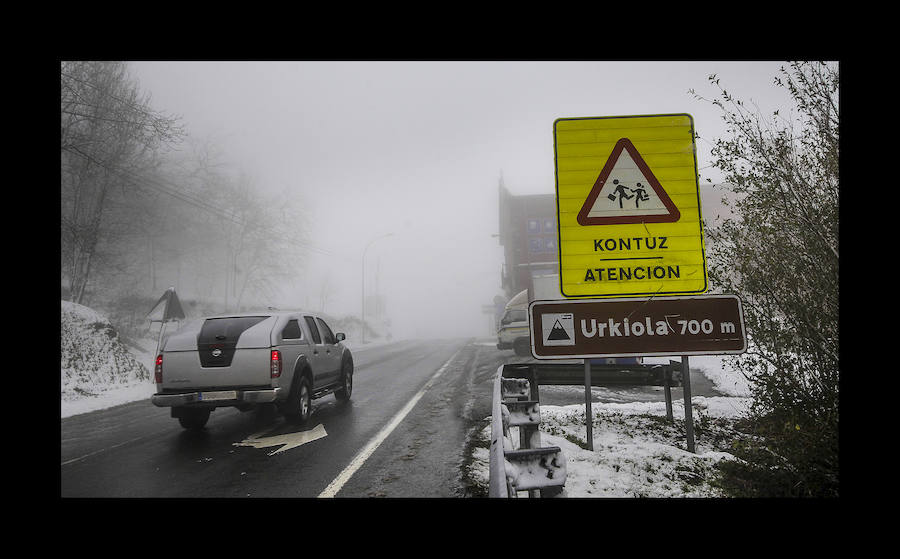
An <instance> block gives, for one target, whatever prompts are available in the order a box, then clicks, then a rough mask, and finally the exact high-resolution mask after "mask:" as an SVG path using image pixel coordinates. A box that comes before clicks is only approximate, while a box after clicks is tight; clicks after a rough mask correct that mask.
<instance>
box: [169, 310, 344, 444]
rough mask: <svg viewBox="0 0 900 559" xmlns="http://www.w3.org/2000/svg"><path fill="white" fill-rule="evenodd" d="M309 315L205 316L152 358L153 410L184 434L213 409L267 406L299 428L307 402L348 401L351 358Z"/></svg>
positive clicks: (338, 337)
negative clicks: (168, 416)
mask: <svg viewBox="0 0 900 559" xmlns="http://www.w3.org/2000/svg"><path fill="white" fill-rule="evenodd" d="M344 339H346V336H345V335H344V334H343V333H340V332H339V333H337V334H334V333H332V331H331V328H329V327H328V324H326V323H325V321H324V320H323V319H322V317H320V316H317V315H316V314H315V313H307V312H302V311H265V312H258V313H241V314H229V315H219V316H209V317H205V318H202V319H199V320H195V321H191V322H188V323H185V324H184V325H183V326H182V327H181V328H179V329H178V330H177V331H175V332H173V333H172V334H170V335H168V336H166V338H165V339H164V341H163V342H162V345H161V348H160V353H159V355H158V356H157V357H156V365H155V371H154V372H155V380H156V387H157V392H156V394H154V395H153V397H152V398H151V401H152V402H153V404H154V405H156V406H160V407H170V408H171V410H172V412H171V413H172V417H175V418H178V421H179V422H180V423H181V426H182V427H184V428H186V429H202V428H203V427H204V426H205V425H206V422H207V421H208V420H209V414H210V412H211V411H213V410H214V409H216V408H219V407H237V408H238V409H241V410H242V411H246V410H249V409H253V408H254V407H257V406H259V405H261V404H268V405H273V404H274V405H275V406H277V408H278V409H279V410H280V411H281V412H282V413H283V414H285V415H286V416H288V417H289V418H293V419H296V420H298V421H300V422H301V423H302V422H304V421H306V420H307V419H308V418H309V415H310V412H311V410H312V406H311V403H312V400H313V399H314V398H321V397H322V396H325V395H327V394H332V393H333V394H334V395H335V397H336V398H337V399H338V401H346V400H349V399H350V394H351V392H352V390H353V356H352V355H351V354H350V350H349V349H347V348H346V347H344V345H343V344H342V343H341V342H342V341H343V340H344Z"/></svg>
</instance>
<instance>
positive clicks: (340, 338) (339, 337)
mask: <svg viewBox="0 0 900 559" xmlns="http://www.w3.org/2000/svg"><path fill="white" fill-rule="evenodd" d="M334 338H335V339H336V340H337V341H339V342H342V341H344V340H346V339H347V336H345V335H344V333H343V332H338V333H337V334H335V335H334Z"/></svg>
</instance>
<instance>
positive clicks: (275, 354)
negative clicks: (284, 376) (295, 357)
mask: <svg viewBox="0 0 900 559" xmlns="http://www.w3.org/2000/svg"><path fill="white" fill-rule="evenodd" d="M280 376H281V352H280V351H278V350H277V349H273V350H272V378H278V377H280Z"/></svg>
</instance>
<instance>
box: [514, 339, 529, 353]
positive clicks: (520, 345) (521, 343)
mask: <svg viewBox="0 0 900 559" xmlns="http://www.w3.org/2000/svg"><path fill="white" fill-rule="evenodd" d="M513 351H515V352H516V355H518V356H520V357H528V356H530V355H531V341H530V340H529V339H528V338H517V339H516V341H515V342H513Z"/></svg>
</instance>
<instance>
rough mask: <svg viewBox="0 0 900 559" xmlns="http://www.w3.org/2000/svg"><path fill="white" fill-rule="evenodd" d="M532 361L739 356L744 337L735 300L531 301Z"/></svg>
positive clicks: (715, 297)
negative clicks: (670, 356) (674, 356)
mask: <svg viewBox="0 0 900 559" xmlns="http://www.w3.org/2000/svg"><path fill="white" fill-rule="evenodd" d="M528 319H529V328H530V331H531V332H530V334H531V354H532V355H533V356H534V357H535V358H536V359H574V358H585V359H588V358H593V357H635V356H661V355H720V354H730V353H731V354H733V353H743V352H744V351H746V349H747V334H746V331H745V329H744V315H743V311H742V309H741V300H740V299H739V298H738V297H736V296H735V295H698V296H691V297H651V298H647V299H632V298H628V299H576V300H560V301H532V303H531V304H530V305H529V306H528Z"/></svg>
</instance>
